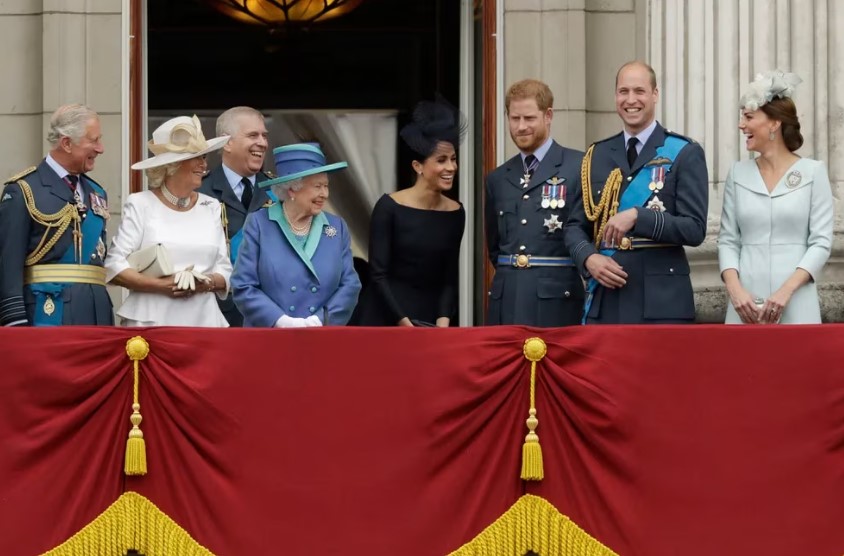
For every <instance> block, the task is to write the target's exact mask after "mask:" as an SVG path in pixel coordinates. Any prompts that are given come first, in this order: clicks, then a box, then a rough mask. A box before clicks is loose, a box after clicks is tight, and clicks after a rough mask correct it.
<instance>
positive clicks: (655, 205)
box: [645, 195, 665, 212]
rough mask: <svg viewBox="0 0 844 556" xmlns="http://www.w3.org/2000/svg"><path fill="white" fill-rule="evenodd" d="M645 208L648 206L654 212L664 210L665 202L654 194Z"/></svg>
mask: <svg viewBox="0 0 844 556" xmlns="http://www.w3.org/2000/svg"><path fill="white" fill-rule="evenodd" d="M645 208H649V209H651V210H652V211H654V212H665V204H664V203H663V202H662V201H660V200H659V197H657V196H656V195H654V198H653V199H651V200H650V201H648V205H647V207H645Z"/></svg>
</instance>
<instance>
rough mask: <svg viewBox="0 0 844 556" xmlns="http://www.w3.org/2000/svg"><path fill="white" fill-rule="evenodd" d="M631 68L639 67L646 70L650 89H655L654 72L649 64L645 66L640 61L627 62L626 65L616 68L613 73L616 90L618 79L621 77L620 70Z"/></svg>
mask: <svg viewBox="0 0 844 556" xmlns="http://www.w3.org/2000/svg"><path fill="white" fill-rule="evenodd" d="M631 66H639V67H642V68H645V69H646V70H648V73H649V74H650V77H651V89H656V72H655V71H654V69H653V68H652V67H651V66H650V64H646V63H645V62H643V61H641V60H632V61H630V62H627V63H626V64H624V65H623V66H621V67H620V68H618V71H617V72H615V86H616V88H618V78H619V76H620V75H621V72H622V70H624V69H625V68H629V67H631Z"/></svg>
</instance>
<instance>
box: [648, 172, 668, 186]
mask: <svg viewBox="0 0 844 556" xmlns="http://www.w3.org/2000/svg"><path fill="white" fill-rule="evenodd" d="M664 185H665V167H663V166H655V167H653V168H651V183H650V184H648V189H650V190H651V191H661V190H662V188H663V186H664Z"/></svg>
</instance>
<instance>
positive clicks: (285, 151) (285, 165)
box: [258, 143, 349, 189]
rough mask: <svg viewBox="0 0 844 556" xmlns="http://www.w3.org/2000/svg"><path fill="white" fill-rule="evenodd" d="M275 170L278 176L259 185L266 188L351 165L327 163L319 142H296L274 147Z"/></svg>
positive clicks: (346, 163)
mask: <svg viewBox="0 0 844 556" xmlns="http://www.w3.org/2000/svg"><path fill="white" fill-rule="evenodd" d="M273 160H275V171H276V175H277V176H278V177H276V178H273V179H271V180H267V181H262V182H259V183H258V187H260V188H262V189H266V188H268V187H272V186H273V185H277V184H279V183H285V182H288V181H292V180H297V179H299V178H304V177H305V176H312V175H314V174H321V173H323V172H333V171H334V170H341V169H343V168H347V167H348V166H349V163H348V162H335V163H333V164H326V163H325V154H323V152H322V149H321V148H320V147H319V143H296V144H295V145H285V146H283V147H276V148H274V149H273Z"/></svg>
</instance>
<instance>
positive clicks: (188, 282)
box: [173, 265, 211, 291]
mask: <svg viewBox="0 0 844 556" xmlns="http://www.w3.org/2000/svg"><path fill="white" fill-rule="evenodd" d="M197 280H199V281H200V282H204V283H206V284H208V283H210V282H211V278H210V277H209V276H206V275H205V274H202V273H201V272H198V271H196V270H194V269H193V265H190V266H189V267H187V268H185V269H184V270H180V271H178V272H177V273H175V274H174V275H173V283H174V284H176V287H177V288H179V289H180V290H185V291H187V290H192V291H193V290H196V281H197Z"/></svg>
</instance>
